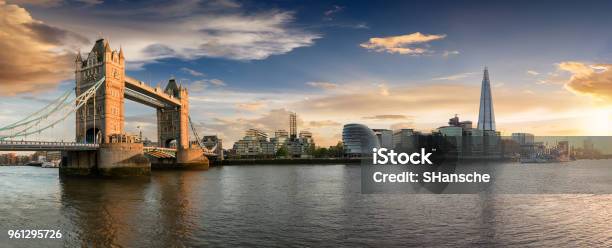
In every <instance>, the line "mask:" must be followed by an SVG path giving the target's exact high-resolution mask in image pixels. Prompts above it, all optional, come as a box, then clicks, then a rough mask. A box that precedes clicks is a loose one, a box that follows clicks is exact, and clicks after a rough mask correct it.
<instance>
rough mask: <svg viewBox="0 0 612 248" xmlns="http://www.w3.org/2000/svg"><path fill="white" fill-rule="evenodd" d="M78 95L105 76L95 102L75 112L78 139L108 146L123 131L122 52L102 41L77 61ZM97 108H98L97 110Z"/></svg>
mask: <svg viewBox="0 0 612 248" xmlns="http://www.w3.org/2000/svg"><path fill="white" fill-rule="evenodd" d="M75 66H76V69H75V79H76V88H75V93H76V95H77V96H78V95H80V94H81V93H82V92H84V91H86V90H87V89H89V87H91V86H92V85H93V84H94V83H95V82H97V81H98V80H100V79H101V78H102V77H106V80H105V82H104V83H103V85H102V86H101V87H100V88H99V89H98V91H97V92H96V96H95V101H94V99H93V98H92V99H90V100H89V101H88V102H87V103H86V105H85V106H83V107H81V109H79V110H78V112H77V113H76V140H77V141H78V142H83V141H85V142H87V143H94V142H95V143H108V142H109V135H112V134H121V133H123V132H124V121H125V117H124V101H125V97H124V91H125V58H124V56H123V50H122V49H120V50H119V51H117V50H114V51H113V50H111V48H110V45H109V44H108V41H106V40H104V39H99V40H97V41H96V43H95V45H94V46H93V48H92V49H91V52H89V54H88V55H87V58H86V59H85V60H83V59H82V57H81V53H80V52H79V54H77V57H76V61H75ZM94 105H95V107H94Z"/></svg>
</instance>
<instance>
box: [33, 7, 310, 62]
mask: <svg viewBox="0 0 612 248" xmlns="http://www.w3.org/2000/svg"><path fill="white" fill-rule="evenodd" d="M129 6H130V8H129V10H127V9H126V8H124V7H125V6H123V5H107V6H105V8H103V9H96V10H95V11H94V10H93V9H91V8H78V6H70V5H66V6H62V8H52V9H49V10H48V11H46V13H45V18H47V19H48V20H50V21H52V22H53V23H56V24H57V25H60V26H66V27H70V29H71V30H72V31H74V32H78V33H83V34H90V35H97V33H98V32H101V33H102V34H103V35H104V36H105V37H106V38H109V40H110V41H111V43H113V44H121V45H122V47H123V50H124V53H125V56H126V61H127V63H128V66H132V64H137V65H142V64H147V63H153V62H156V61H159V60H161V59H165V58H179V59H184V60H193V59H198V58H202V57H210V58H224V59H231V60H244V61H248V60H262V59H266V58H268V57H270V56H273V55H280V54H286V53H289V52H291V51H293V50H294V49H296V48H300V47H308V46H311V45H313V44H314V42H315V40H316V39H318V38H321V35H319V34H316V33H314V32H311V31H307V30H304V29H303V28H301V27H298V26H295V25H293V23H294V19H295V18H294V16H295V12H292V11H284V10H280V9H273V8H272V9H266V10H247V9H246V8H244V7H243V6H241V5H240V4H238V3H236V2H234V1H228V0H217V1H214V0H213V1H197V0H184V1H172V2H169V3H162V2H160V1H141V2H134V3H130V4H129ZM66 12H69V13H70V15H66ZM75 19H76V20H79V22H75V21H74V20H75ZM92 30H96V32H95V33H94V34H92ZM176 37H180V39H176ZM91 45H92V44H87V45H84V46H82V47H81V48H82V49H83V50H89V49H91Z"/></svg>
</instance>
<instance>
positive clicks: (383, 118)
mask: <svg viewBox="0 0 612 248" xmlns="http://www.w3.org/2000/svg"><path fill="white" fill-rule="evenodd" d="M406 118H408V116H405V115H374V116H365V117H363V119H372V120H389V119H391V120H397V119H406Z"/></svg>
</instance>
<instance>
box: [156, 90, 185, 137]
mask: <svg viewBox="0 0 612 248" xmlns="http://www.w3.org/2000/svg"><path fill="white" fill-rule="evenodd" d="M164 92H165V93H166V94H168V95H170V96H172V97H174V98H176V99H178V100H179V101H180V103H181V106H180V107H177V106H171V107H166V108H158V109H157V134H158V137H157V140H158V142H159V146H160V147H173V146H176V148H178V149H188V148H189V95H188V93H187V89H186V88H184V87H183V86H182V85H178V84H177V83H176V80H175V79H170V81H168V85H167V86H166V89H165V90H164Z"/></svg>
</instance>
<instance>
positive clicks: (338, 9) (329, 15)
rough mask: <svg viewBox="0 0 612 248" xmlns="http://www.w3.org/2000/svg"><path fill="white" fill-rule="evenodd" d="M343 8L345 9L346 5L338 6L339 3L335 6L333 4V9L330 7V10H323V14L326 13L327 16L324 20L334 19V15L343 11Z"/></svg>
mask: <svg viewBox="0 0 612 248" xmlns="http://www.w3.org/2000/svg"><path fill="white" fill-rule="evenodd" d="M342 10H344V7H342V6H338V5H334V6H332V8H331V9H329V10H327V11H325V12H323V15H325V17H324V18H323V20H326V21H331V20H333V16H334V15H335V14H336V13H338V12H341V11H342Z"/></svg>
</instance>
